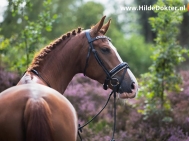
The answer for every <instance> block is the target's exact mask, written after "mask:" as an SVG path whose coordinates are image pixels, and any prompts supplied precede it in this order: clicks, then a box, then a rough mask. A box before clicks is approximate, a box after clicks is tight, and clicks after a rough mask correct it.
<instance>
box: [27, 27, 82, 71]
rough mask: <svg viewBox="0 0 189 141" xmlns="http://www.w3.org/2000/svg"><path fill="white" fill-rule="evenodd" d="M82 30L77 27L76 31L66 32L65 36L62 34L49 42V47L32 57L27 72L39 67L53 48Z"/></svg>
mask: <svg viewBox="0 0 189 141" xmlns="http://www.w3.org/2000/svg"><path fill="white" fill-rule="evenodd" d="M76 31H77V32H76ZM81 31H82V28H81V27H78V28H77V30H75V29H74V30H72V31H69V32H67V33H66V34H63V35H62V36H60V37H59V38H57V39H56V40H54V41H53V42H51V43H50V44H49V45H47V46H46V47H44V48H43V49H41V50H40V51H39V52H38V53H37V54H36V55H35V57H34V59H33V61H32V63H31V64H30V66H29V68H28V71H31V69H37V68H39V67H40V65H41V62H43V60H45V57H46V56H47V55H48V54H49V53H50V52H51V51H52V50H53V49H54V48H55V47H57V46H58V45H59V44H60V43H62V42H63V41H64V40H66V39H68V38H69V37H71V35H73V36H75V35H76V34H79V33H81Z"/></svg>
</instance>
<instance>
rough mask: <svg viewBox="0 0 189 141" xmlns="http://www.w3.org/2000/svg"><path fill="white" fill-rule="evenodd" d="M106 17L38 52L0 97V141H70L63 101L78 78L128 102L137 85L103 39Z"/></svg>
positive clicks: (72, 134)
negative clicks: (84, 79)
mask: <svg viewBox="0 0 189 141" xmlns="http://www.w3.org/2000/svg"><path fill="white" fill-rule="evenodd" d="M104 19H105V16H104V17H103V18H102V19H101V20H100V21H99V22H98V23H97V24H96V25H95V26H93V27H92V28H91V29H90V30H83V31H82V30H81V28H78V29H77V30H73V31H72V32H68V33H67V34H65V35H62V36H61V37H60V38H58V39H56V40H55V41H53V42H52V43H51V44H50V45H48V46H46V47H45V48H43V49H42V50H41V51H40V52H39V53H38V54H37V55H36V56H35V57H34V59H33V61H32V63H31V64H30V66H29V68H28V69H27V71H26V73H25V74H24V75H23V77H22V78H21V80H20V81H19V82H18V84H17V85H16V86H14V87H11V88H9V89H7V90H5V91H3V92H2V93H0V141H75V140H76V138H77V129H78V127H77V126H78V123H77V114H76V111H75V109H74V107H73V106H72V104H71V103H70V102H69V101H68V100H67V99H66V98H65V97H64V96H63V95H62V94H63V93H64V91H65V89H66V87H67V85H68V84H69V82H70V81H71V80H72V78H73V76H74V75H75V74H77V73H84V75H86V76H88V77H90V78H91V79H94V80H97V81H98V82H100V83H102V84H103V83H104V88H105V89H107V87H108V86H109V87H110V88H111V89H112V87H113V86H115V85H116V86H119V87H117V90H116V91H117V92H118V93H120V97H121V98H123V99H125V98H133V97H135V95H136V93H137V91H138V84H137V81H136V79H135V77H134V75H133V74H132V72H131V71H130V69H129V67H128V65H127V63H125V62H123V61H122V59H121V58H120V56H119V54H118V53H117V51H116V48H115V47H114V46H113V44H112V43H111V42H110V40H111V39H110V38H108V37H106V36H105V33H106V32H107V30H108V28H109V25H110V20H109V21H108V22H107V23H106V24H104Z"/></svg>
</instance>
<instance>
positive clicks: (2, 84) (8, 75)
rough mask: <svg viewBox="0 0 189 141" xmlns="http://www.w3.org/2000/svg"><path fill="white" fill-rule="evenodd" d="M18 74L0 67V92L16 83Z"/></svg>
mask: <svg viewBox="0 0 189 141" xmlns="http://www.w3.org/2000/svg"><path fill="white" fill-rule="evenodd" d="M18 81H19V76H18V75H17V74H16V73H13V72H7V71H5V70H4V69H3V68H1V67H0V92H2V91H4V90H5V89H7V88H9V87H11V86H14V85H16V84H17V83H18Z"/></svg>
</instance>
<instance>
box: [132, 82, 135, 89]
mask: <svg viewBox="0 0 189 141" xmlns="http://www.w3.org/2000/svg"><path fill="white" fill-rule="evenodd" d="M134 89H135V82H132V83H131V90H134Z"/></svg>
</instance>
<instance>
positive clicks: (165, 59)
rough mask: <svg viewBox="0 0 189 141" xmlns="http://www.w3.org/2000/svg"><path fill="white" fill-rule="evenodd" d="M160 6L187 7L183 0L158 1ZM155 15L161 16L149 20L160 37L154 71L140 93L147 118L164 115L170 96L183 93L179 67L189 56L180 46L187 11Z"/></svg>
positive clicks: (144, 75) (148, 76) (155, 53)
mask: <svg viewBox="0 0 189 141" xmlns="http://www.w3.org/2000/svg"><path fill="white" fill-rule="evenodd" d="M156 5H158V6H161V7H163V6H175V7H176V6H177V7H179V6H182V5H183V4H182V2H181V1H180V0H174V1H173V0H165V1H164V2H163V1H161V0H158V2H157V3H156ZM155 12H156V13H157V15H158V16H157V17H152V18H150V19H149V22H150V24H151V26H152V29H153V31H155V32H156V33H157V37H156V39H155V42H156V45H155V47H154V51H153V55H152V59H153V64H152V65H151V67H150V71H149V72H148V73H145V74H143V75H142V83H141V86H142V87H141V92H140V94H141V95H142V96H144V97H145V98H146V105H145V108H144V114H146V115H147V116H148V115H149V114H153V113H154V112H155V113H157V114H161V113H162V111H165V110H170V109H171V106H170V103H169V101H168V100H167V98H166V93H167V92H168V91H177V92H178V91H180V90H181V89H180V84H181V77H180V76H179V73H178V72H177V71H176V67H177V66H178V65H179V64H180V63H181V62H183V61H184V60H185V58H184V57H183V55H184V54H186V53H187V52H188V51H187V50H186V49H184V48H183V47H182V46H180V45H179V42H178V40H177V36H178V34H179V29H178V25H179V24H181V22H182V19H183V16H182V15H183V12H185V11H179V10H175V11H168V10H166V11H165V10H164V11H163V10H157V11H155ZM162 116H163V115H162ZM164 116H165V115H164ZM167 119H169V118H168V117H164V118H163V120H167ZM169 120H170V119H169ZM170 121H171V120H170Z"/></svg>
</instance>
